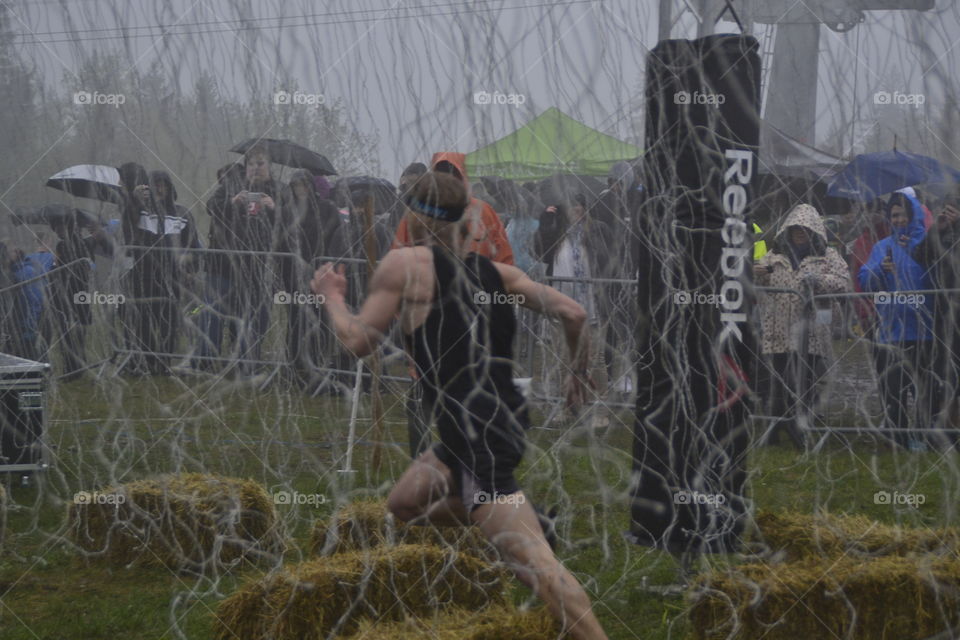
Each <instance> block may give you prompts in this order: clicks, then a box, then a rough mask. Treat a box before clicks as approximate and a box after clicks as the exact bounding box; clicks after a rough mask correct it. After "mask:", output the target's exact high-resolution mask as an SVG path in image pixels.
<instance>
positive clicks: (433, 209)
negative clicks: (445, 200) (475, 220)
mask: <svg viewBox="0 0 960 640" xmlns="http://www.w3.org/2000/svg"><path fill="white" fill-rule="evenodd" d="M404 204H405V205H407V208H408V209H410V210H411V211H415V212H416V213H422V214H423V215H425V216H428V217H430V218H434V219H436V220H442V221H443V222H456V221H457V220H459V219H460V218H462V217H463V211H464V208H465V207H459V206H456V205H454V207H450V208H448V207H438V206H436V205H432V204H428V203H426V202H421V201H419V200H417V199H416V198H414V197H412V196H411V197H408V198H406V199H405V200H404Z"/></svg>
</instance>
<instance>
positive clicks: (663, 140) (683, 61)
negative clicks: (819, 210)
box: [630, 35, 760, 553]
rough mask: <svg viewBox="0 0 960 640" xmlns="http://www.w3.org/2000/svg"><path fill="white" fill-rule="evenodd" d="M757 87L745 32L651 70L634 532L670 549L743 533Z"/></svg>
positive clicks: (700, 547) (663, 57)
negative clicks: (751, 226)
mask: <svg viewBox="0 0 960 640" xmlns="http://www.w3.org/2000/svg"><path fill="white" fill-rule="evenodd" d="M759 87H760V60H759V56H758V54H757V42H756V40H755V39H753V38H750V37H743V36H732V35H716V36H709V37H706V38H701V39H698V40H667V41H663V42H661V43H660V44H658V45H657V46H656V47H655V48H654V49H653V51H652V52H651V54H650V56H649V58H648V62H647V84H646V104H647V116H646V117H647V120H646V134H645V135H646V154H645V156H644V170H643V173H644V180H645V181H644V186H645V188H646V190H647V194H648V197H647V201H646V205H645V207H644V210H643V212H642V213H641V216H640V219H639V220H638V221H637V231H638V233H637V246H635V251H636V255H637V258H638V263H637V264H638V265H639V286H638V293H639V300H638V309H639V316H638V327H637V332H638V335H637V337H638V340H637V345H638V365H637V376H638V385H637V391H638V395H637V406H636V425H635V441H634V472H635V473H634V482H635V483H636V484H635V487H634V490H633V493H632V498H633V499H632V504H631V521H632V522H631V531H630V534H631V538H632V540H633V541H634V542H636V543H638V544H644V545H649V546H653V547H658V548H662V549H666V550H669V551H672V552H676V553H684V552H707V553H709V552H727V551H731V550H734V549H736V548H737V546H738V545H737V543H738V541H739V537H740V534H741V532H742V528H743V521H744V515H745V511H746V510H745V505H744V500H743V485H744V481H745V468H744V456H745V454H746V449H747V440H748V439H747V435H746V422H747V418H748V417H749V409H748V406H747V403H748V399H749V397H750V394H749V379H750V373H749V370H750V369H751V367H750V366H748V365H749V364H750V363H752V362H753V359H754V358H755V355H756V345H755V341H754V332H753V331H751V329H750V326H749V325H748V320H749V319H750V314H751V310H750V308H751V306H752V304H751V300H752V298H753V294H752V288H751V280H752V246H753V240H752V234H751V233H750V231H749V230H748V229H749V216H750V204H751V202H752V201H753V187H754V176H755V175H756V169H757V166H756V161H757V150H758V145H759V135H760V127H759V106H760V105H759Z"/></svg>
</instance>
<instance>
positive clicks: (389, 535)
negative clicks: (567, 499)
mask: <svg viewBox="0 0 960 640" xmlns="http://www.w3.org/2000/svg"><path fill="white" fill-rule="evenodd" d="M395 544H419V545H436V546H438V547H448V548H452V549H455V550H457V551H461V552H463V553H469V554H471V555H475V556H477V557H480V558H484V559H486V560H490V561H495V560H496V559H497V558H498V554H497V551H496V549H495V548H494V547H493V545H492V544H490V542H488V541H487V539H486V538H484V537H483V534H481V533H480V530H479V529H477V528H476V527H436V526H432V525H417V526H410V525H407V524H404V523H402V522H399V523H398V522H397V521H396V520H395V519H394V517H393V514H391V513H390V512H389V511H388V510H387V503H386V502H384V501H382V500H381V501H361V502H352V503H350V504H347V505H344V506H343V507H341V508H340V509H338V510H337V512H336V513H334V514H333V516H332V517H331V519H330V521H321V520H318V521H317V522H316V523H314V526H313V531H312V532H311V535H310V550H311V552H313V553H315V554H319V555H329V554H333V553H343V552H345V551H356V550H360V549H372V548H375V547H380V546H389V545H395Z"/></svg>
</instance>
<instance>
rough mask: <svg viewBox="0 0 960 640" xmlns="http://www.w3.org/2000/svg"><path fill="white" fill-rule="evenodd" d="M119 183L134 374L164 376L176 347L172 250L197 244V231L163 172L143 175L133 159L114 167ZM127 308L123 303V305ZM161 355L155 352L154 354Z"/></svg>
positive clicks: (177, 288) (177, 289)
mask: <svg viewBox="0 0 960 640" xmlns="http://www.w3.org/2000/svg"><path fill="white" fill-rule="evenodd" d="M119 171H120V182H121V184H122V185H123V205H122V209H123V215H122V221H123V235H124V241H125V243H126V244H127V246H128V247H132V250H131V251H130V254H131V255H130V257H131V258H132V260H133V264H132V266H131V269H130V274H129V280H130V285H131V291H132V293H133V295H132V298H133V300H132V311H130V310H129V309H125V313H124V318H125V319H126V320H127V321H129V322H131V323H132V329H133V338H134V340H133V350H134V351H136V352H138V354H137V356H138V357H136V358H135V362H136V365H135V367H134V373H135V374H143V373H152V374H166V373H168V372H169V358H170V357H171V356H170V355H162V354H173V353H174V352H175V351H176V339H177V325H178V322H177V318H178V315H179V314H178V311H177V300H178V298H179V293H180V284H179V280H180V269H179V268H178V265H177V260H178V254H177V252H176V249H180V248H184V247H190V246H196V231H195V229H194V227H193V224H192V219H191V218H190V217H189V215H188V214H187V213H186V211H185V210H184V209H183V208H182V207H180V208H178V207H177V205H176V190H175V189H174V188H173V182H172V180H171V179H170V176H169V175H168V174H167V173H166V172H163V171H155V172H153V173H152V174H150V175H147V172H146V170H145V169H144V168H143V167H142V166H140V165H139V164H136V163H134V162H128V163H126V164H124V165H123V166H121V167H120V168H119ZM125 306H126V305H125ZM158 354H160V355H158Z"/></svg>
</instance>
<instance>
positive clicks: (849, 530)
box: [756, 512, 960, 560]
mask: <svg viewBox="0 0 960 640" xmlns="http://www.w3.org/2000/svg"><path fill="white" fill-rule="evenodd" d="M756 522H757V526H758V527H759V529H760V533H761V536H762V537H763V539H764V540H765V541H766V543H767V544H768V545H769V546H770V548H771V549H773V550H775V551H784V552H785V554H786V557H787V559H788V560H799V559H801V558H808V557H813V556H828V557H838V556H840V555H843V554H848V555H851V556H854V557H877V556H888V555H894V556H905V555H909V554H912V553H919V554H930V553H933V554H938V555H945V556H953V555H956V554H957V553H958V552H960V530H958V529H956V528H952V527H951V528H940V529H931V528H924V529H916V528H908V527H898V526H890V525H885V524H880V523H878V522H877V521H875V520H871V519H870V518H867V517H864V516H858V515H843V516H841V515H835V514H829V513H825V512H822V513H818V514H816V515H809V514H799V513H789V512H782V513H771V512H759V513H758V514H757V517H756Z"/></svg>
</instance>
